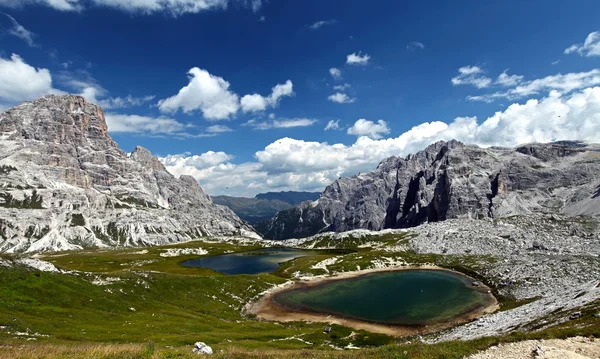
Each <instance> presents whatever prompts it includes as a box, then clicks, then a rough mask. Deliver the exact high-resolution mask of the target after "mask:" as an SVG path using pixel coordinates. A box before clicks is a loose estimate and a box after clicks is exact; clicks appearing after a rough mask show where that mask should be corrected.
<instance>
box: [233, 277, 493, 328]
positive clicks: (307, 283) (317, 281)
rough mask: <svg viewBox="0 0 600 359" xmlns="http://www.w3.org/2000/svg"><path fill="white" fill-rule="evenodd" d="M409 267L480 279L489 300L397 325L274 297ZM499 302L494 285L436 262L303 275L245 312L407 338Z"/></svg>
mask: <svg viewBox="0 0 600 359" xmlns="http://www.w3.org/2000/svg"><path fill="white" fill-rule="evenodd" d="M407 270H437V271H444V272H448V273H452V274H454V275H459V276H460V277H462V278H467V279H468V280H469V281H471V282H475V281H477V282H478V283H479V286H477V287H473V289H475V290H477V291H479V292H481V293H485V294H487V295H488V299H489V303H485V304H482V305H478V306H477V307H476V308H473V309H472V310H469V311H468V312H465V313H463V314H460V315H457V316H456V317H454V318H452V319H451V320H448V321H445V322H441V323H435V324H431V325H397V324H384V323H375V322H370V321H366V320H360V319H354V318H348V317H343V316H337V315H332V314H324V313H318V312H309V311H299V310H294V309H292V308H289V307H286V306H282V305H280V304H278V303H277V302H276V301H275V300H274V297H275V296H276V295H278V294H280V293H283V292H286V291H290V290H294V289H299V288H308V287H313V286H318V285H323V284H324V283H327V282H331V281H339V280H344V279H351V278H358V277H362V276H365V275H369V274H373V273H383V272H399V271H407ZM498 308H499V305H498V301H497V299H496V298H495V297H494V296H493V295H492V294H491V290H490V288H488V287H487V286H486V285H485V284H483V283H481V282H479V281H478V280H476V279H474V278H471V277H470V276H468V275H466V274H464V273H461V272H458V271H454V270H451V269H446V268H442V267H438V266H434V265H423V266H402V267H388V268H376V269H368V270H361V271H353V272H344V273H340V274H337V275H333V276H319V277H312V278H303V279H302V280H301V281H289V282H286V283H284V284H282V285H278V286H275V287H273V288H271V289H269V290H267V291H266V292H264V293H262V296H261V297H260V298H258V300H256V301H254V302H251V303H248V304H246V306H245V307H244V312H245V313H247V314H252V315H256V318H257V319H260V320H266V321H277V322H292V321H304V322H319V323H328V324H339V325H342V326H346V327H350V328H353V329H359V330H360V329H362V330H366V331H369V332H373V333H379V334H386V335H390V336H394V337H404V336H410V335H415V334H427V333H433V332H437V331H441V330H444V329H448V328H451V327H455V326H458V325H460V324H464V323H467V322H470V321H472V320H474V319H476V318H479V317H480V316H482V315H484V314H489V313H493V312H495V311H496V310H498Z"/></svg>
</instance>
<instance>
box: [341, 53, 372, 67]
mask: <svg viewBox="0 0 600 359" xmlns="http://www.w3.org/2000/svg"><path fill="white" fill-rule="evenodd" d="M370 59H371V56H369V55H368V54H364V55H363V54H361V53H360V52H359V53H358V54H357V53H355V52H354V53H351V54H350V55H348V56H346V63H347V64H348V65H360V66H364V65H366V64H368V63H369V60H370Z"/></svg>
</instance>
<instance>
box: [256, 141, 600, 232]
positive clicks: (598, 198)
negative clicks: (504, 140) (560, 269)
mask: <svg viewBox="0 0 600 359" xmlns="http://www.w3.org/2000/svg"><path fill="white" fill-rule="evenodd" d="M599 174H600V147H598V146H595V145H588V144H584V143H580V142H569V141H562V142H555V143H547V144H530V145H523V146H519V147H517V148H498V147H492V148H480V147H478V146H474V145H466V144H463V143H461V142H458V141H454V140H452V141H449V142H444V141H440V142H437V143H435V144H432V145H431V146H429V147H427V148H426V149H425V150H423V151H421V152H418V153H416V154H414V155H409V156H407V157H406V158H399V157H389V158H387V159H385V160H383V161H382V162H381V163H380V164H379V166H378V167H377V169H376V170H375V171H373V172H369V173H361V174H359V175H357V176H353V177H349V178H342V179H339V180H337V181H335V182H334V183H333V184H331V185H329V186H328V187H327V188H326V189H325V191H324V192H323V193H322V194H321V197H320V198H319V199H318V200H317V201H307V202H304V203H302V204H301V205H299V206H296V207H293V208H290V209H287V210H283V211H280V212H279V213H277V214H276V215H275V216H274V217H273V218H271V219H269V220H267V221H264V222H261V223H259V224H256V225H255V226H254V227H255V228H256V229H257V231H258V232H259V233H261V234H263V236H265V237H266V238H270V239H288V238H301V237H306V236H310V235H314V234H316V233H321V232H327V231H334V232H342V231H348V230H353V229H369V230H381V229H385V228H407V227H414V226H418V225H420V224H422V223H427V222H436V221H443V220H446V219H450V218H488V217H491V218H498V217H503V216H508V215H515V214H530V213H561V214H566V215H569V216H575V215H594V216H597V215H600V176H599Z"/></svg>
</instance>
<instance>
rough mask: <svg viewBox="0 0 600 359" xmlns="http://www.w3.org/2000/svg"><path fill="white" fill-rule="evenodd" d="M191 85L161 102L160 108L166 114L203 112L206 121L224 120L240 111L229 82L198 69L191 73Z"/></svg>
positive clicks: (236, 96) (236, 97) (159, 103)
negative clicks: (179, 111)
mask: <svg viewBox="0 0 600 359" xmlns="http://www.w3.org/2000/svg"><path fill="white" fill-rule="evenodd" d="M188 74H189V84H188V85H187V86H185V87H183V88H182V89H181V90H179V93H177V95H174V96H171V97H169V98H166V99H163V100H160V101H159V102H158V108H159V109H160V110H161V111H162V112H164V113H175V112H177V110H179V109H181V110H182V111H183V112H184V113H192V112H194V111H198V110H199V111H201V112H202V114H203V115H204V117H205V118H206V119H209V120H224V119H228V118H229V117H230V116H231V115H233V114H235V113H236V112H237V111H238V109H239V100H238V95H236V94H235V93H233V92H231V91H230V90H229V82H227V81H225V80H224V79H223V78H222V77H218V76H214V75H212V74H210V73H209V72H208V71H206V70H203V69H200V68H198V67H194V68H192V69H191V70H190V71H189V72H188Z"/></svg>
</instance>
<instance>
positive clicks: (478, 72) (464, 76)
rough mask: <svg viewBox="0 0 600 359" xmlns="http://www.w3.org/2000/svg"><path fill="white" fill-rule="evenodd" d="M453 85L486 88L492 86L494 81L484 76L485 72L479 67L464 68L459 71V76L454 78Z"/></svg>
mask: <svg viewBox="0 0 600 359" xmlns="http://www.w3.org/2000/svg"><path fill="white" fill-rule="evenodd" d="M452 84H453V85H455V86H457V85H473V86H475V87H477V88H484V87H488V86H490V85H491V84H492V79H490V78H489V77H486V76H484V75H483V70H482V69H481V68H480V67H478V66H463V67H461V68H459V69H458V76H456V77H453V78H452Z"/></svg>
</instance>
